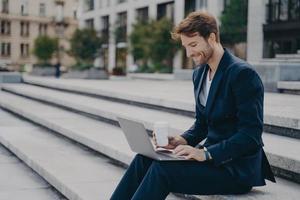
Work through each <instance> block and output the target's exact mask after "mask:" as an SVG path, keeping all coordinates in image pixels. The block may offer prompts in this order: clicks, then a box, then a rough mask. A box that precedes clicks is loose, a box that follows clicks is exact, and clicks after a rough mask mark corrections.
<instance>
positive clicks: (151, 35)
mask: <svg viewBox="0 0 300 200" xmlns="http://www.w3.org/2000/svg"><path fill="white" fill-rule="evenodd" d="M172 27H173V24H172V22H171V21H170V20H169V19H166V18H163V19H161V20H159V21H156V20H151V21H149V22H137V23H136V24H135V25H134V26H133V31H132V33H131V34H130V36H129V38H130V44H131V45H130V46H131V53H132V55H133V56H134V58H135V59H136V60H142V63H143V64H142V66H141V67H142V68H144V69H146V70H147V68H154V71H160V72H162V71H168V72H170V71H171V70H172V66H171V65H172V59H173V56H174V54H175V53H176V51H177V50H178V48H179V44H178V43H177V42H175V41H174V40H172V38H171V35H170V31H171V30H172ZM149 61H151V63H152V66H148V64H149ZM149 71H152V69H150V70H149Z"/></svg>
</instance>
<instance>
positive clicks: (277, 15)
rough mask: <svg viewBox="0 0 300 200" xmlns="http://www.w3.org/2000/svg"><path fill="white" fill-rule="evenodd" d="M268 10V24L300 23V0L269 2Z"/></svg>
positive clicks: (272, 0)
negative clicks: (282, 22) (281, 22)
mask: <svg viewBox="0 0 300 200" xmlns="http://www.w3.org/2000/svg"><path fill="white" fill-rule="evenodd" d="M266 9H267V11H266V13H267V15H266V17H267V21H268V23H272V22H279V21H300V0H269V3H268V4H267V5H266Z"/></svg>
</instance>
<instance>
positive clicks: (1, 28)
mask: <svg viewBox="0 0 300 200" xmlns="http://www.w3.org/2000/svg"><path fill="white" fill-rule="evenodd" d="M10 24H11V23H10V21H8V20H2V21H1V22H0V34H1V35H10V31H11V30H10V28H11V26H10Z"/></svg>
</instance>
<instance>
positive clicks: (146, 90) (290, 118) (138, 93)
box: [4, 76, 300, 139]
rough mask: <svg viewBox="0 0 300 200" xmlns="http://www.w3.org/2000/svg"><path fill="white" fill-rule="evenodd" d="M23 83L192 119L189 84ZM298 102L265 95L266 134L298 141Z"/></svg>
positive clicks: (32, 80) (30, 79)
mask: <svg viewBox="0 0 300 200" xmlns="http://www.w3.org/2000/svg"><path fill="white" fill-rule="evenodd" d="M23 80H24V82H25V83H28V84H34V85H39V86H42V87H47V88H53V89H55V90H62V91H68V92H71V93H77V94H83V95H85V96H93V97H97V98H101V99H106V100H110V101H115V102H120V103H125V104H130V105H135V106H139V107H144V108H145V107H146V108H151V109H155V110H161V111H164V112H169V113H175V114H179V115H184V116H189V117H194V110H195V104H194V96H193V89H192V83H191V82H190V81H159V82H157V81H82V80H61V79H60V80H57V79H51V78H39V77H32V76H23ZM4 89H6V88H5V87H4ZM299 101H300V96H295V95H287V94H274V93H265V105H264V109H265V110H264V111H265V116H264V123H265V131H266V132H269V133H274V134H278V135H283V136H288V137H293V138H298V139H300V117H299V116H300V107H299V106H297V105H299V103H298V102H299Z"/></svg>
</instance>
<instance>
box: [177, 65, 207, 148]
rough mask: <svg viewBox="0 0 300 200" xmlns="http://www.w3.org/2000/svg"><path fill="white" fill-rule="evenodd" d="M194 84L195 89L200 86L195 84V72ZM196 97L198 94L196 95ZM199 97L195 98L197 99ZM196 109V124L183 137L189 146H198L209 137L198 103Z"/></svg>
mask: <svg viewBox="0 0 300 200" xmlns="http://www.w3.org/2000/svg"><path fill="white" fill-rule="evenodd" d="M193 84H194V87H195V84H199V83H196V82H195V71H194V72H193ZM194 95H195V96H196V94H195V93H194ZM196 98H197V97H195V99H196ZM195 104H196V109H195V113H196V114H195V118H196V120H195V122H194V124H193V125H192V126H191V128H190V129H188V130H187V131H185V132H184V133H183V134H182V135H181V136H182V137H183V138H184V139H185V140H186V141H187V143H188V145H191V146H196V145H197V144H198V143H199V142H201V141H202V140H203V139H204V138H206V136H207V126H206V124H205V121H204V120H203V117H202V116H201V115H200V114H199V113H198V110H199V109H198V108H197V106H198V105H197V102H196V103H195Z"/></svg>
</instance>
